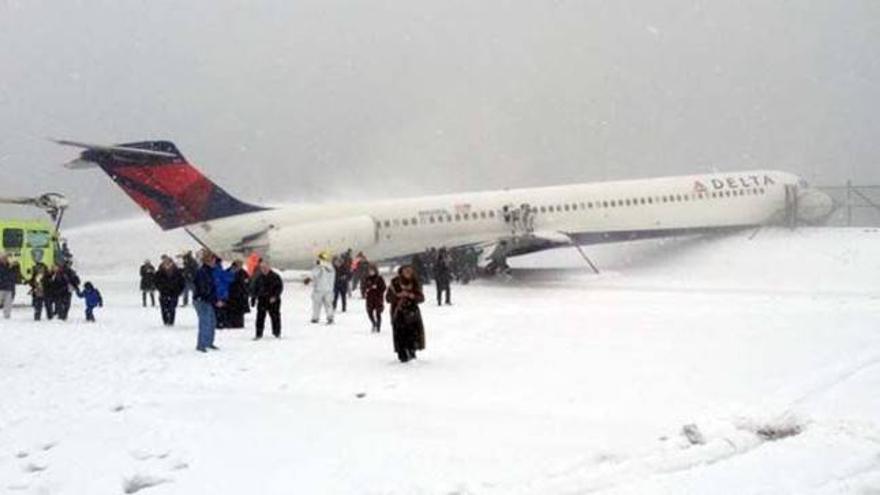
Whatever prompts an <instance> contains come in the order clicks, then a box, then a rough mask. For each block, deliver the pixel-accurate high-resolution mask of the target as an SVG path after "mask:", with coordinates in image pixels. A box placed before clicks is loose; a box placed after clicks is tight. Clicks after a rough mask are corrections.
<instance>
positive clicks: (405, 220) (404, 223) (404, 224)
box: [403, 218, 409, 227]
mask: <svg viewBox="0 0 880 495" xmlns="http://www.w3.org/2000/svg"><path fill="white" fill-rule="evenodd" d="M407 225H409V220H407V219H405V218H404V219H403V226H404V227H406V226H407Z"/></svg>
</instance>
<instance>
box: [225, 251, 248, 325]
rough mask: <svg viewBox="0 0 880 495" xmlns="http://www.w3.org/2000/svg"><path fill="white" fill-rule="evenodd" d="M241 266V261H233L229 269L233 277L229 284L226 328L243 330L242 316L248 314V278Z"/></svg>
mask: <svg viewBox="0 0 880 495" xmlns="http://www.w3.org/2000/svg"><path fill="white" fill-rule="evenodd" d="M241 265H242V263H241V261H239V260H235V262H233V263H232V266H231V267H229V271H230V272H232V273H233V274H234V275H233V277H232V283H231V284H229V301H228V302H227V307H226V317H227V321H226V326H227V328H244V315H245V313H249V312H250V305H249V304H248V287H249V286H250V276H249V275H248V272H247V271H246V270H245V269H244V268H242V266H241Z"/></svg>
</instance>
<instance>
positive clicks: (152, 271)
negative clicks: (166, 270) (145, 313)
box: [140, 260, 156, 308]
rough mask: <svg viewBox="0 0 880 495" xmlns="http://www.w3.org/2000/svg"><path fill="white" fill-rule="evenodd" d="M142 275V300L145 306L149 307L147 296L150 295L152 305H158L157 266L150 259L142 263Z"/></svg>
mask: <svg viewBox="0 0 880 495" xmlns="http://www.w3.org/2000/svg"><path fill="white" fill-rule="evenodd" d="M140 276H141V283H140V288H141V302H142V303H143V306H144V307H145V308H146V307H147V296H149V297H150V306H152V307H154V308H155V307H156V280H155V277H156V268H155V267H154V266H153V264H152V263H150V260H144V264H143V265H141V270H140Z"/></svg>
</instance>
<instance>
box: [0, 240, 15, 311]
mask: <svg viewBox="0 0 880 495" xmlns="http://www.w3.org/2000/svg"><path fill="white" fill-rule="evenodd" d="M16 278H18V274H17V273H14V272H13V268H12V265H11V264H10V263H9V259H8V258H7V257H6V255H5V254H0V308H2V309H3V318H4V319H7V320H8V319H9V318H11V317H12V300H13V299H14V298H15V280H16Z"/></svg>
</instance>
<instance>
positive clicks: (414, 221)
mask: <svg viewBox="0 0 880 495" xmlns="http://www.w3.org/2000/svg"><path fill="white" fill-rule="evenodd" d="M410 221H411V222H412V224H413V225H418V224H419V219H418V218H413V219H412V220H410Z"/></svg>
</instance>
